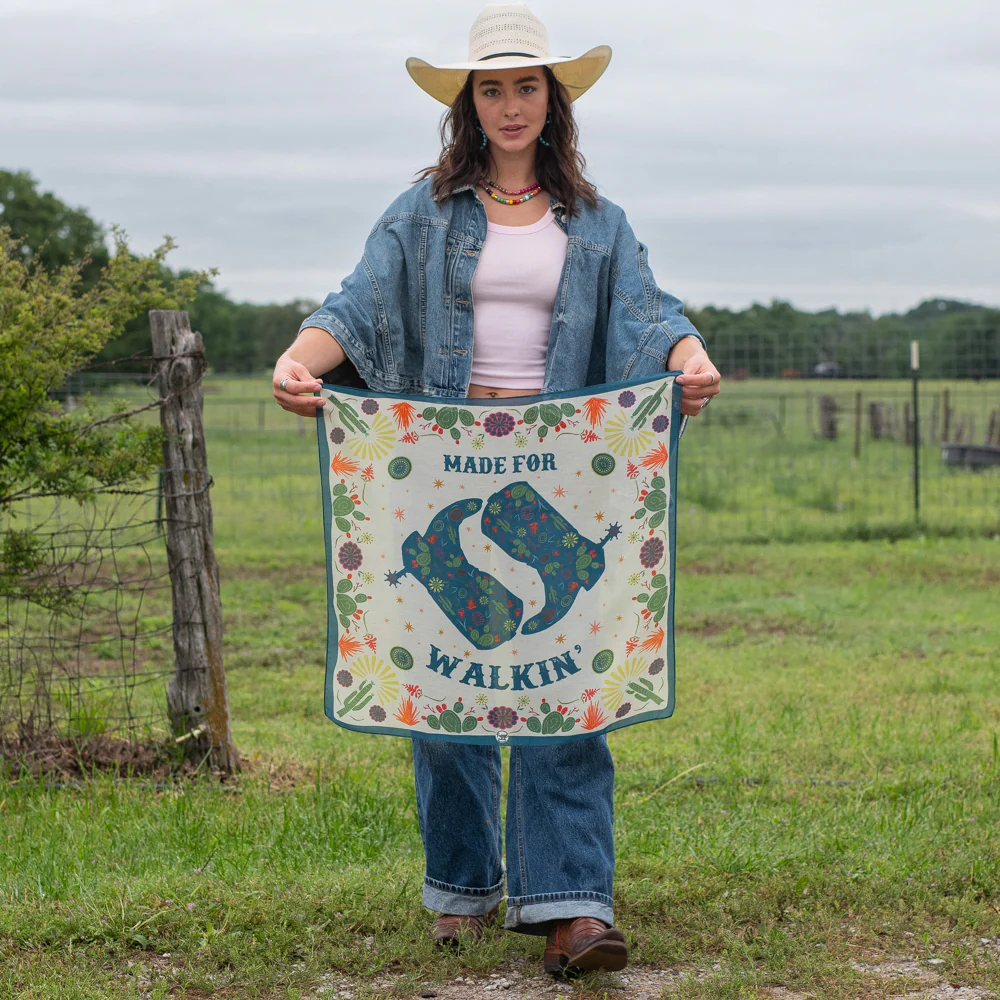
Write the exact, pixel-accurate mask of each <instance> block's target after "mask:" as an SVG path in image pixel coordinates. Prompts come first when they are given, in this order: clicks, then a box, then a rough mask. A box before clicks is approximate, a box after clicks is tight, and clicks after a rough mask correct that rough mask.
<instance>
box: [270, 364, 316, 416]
mask: <svg viewBox="0 0 1000 1000" xmlns="http://www.w3.org/2000/svg"><path fill="white" fill-rule="evenodd" d="M284 378H287V379H288V381H287V382H286V383H285V388H284V389H282V388H281V381H282V379H284ZM272 382H273V385H274V398H275V399H276V400H277V403H278V406H280V407H281V408H282V409H283V410H288V411H289V412H290V413H297V414H299V416H302V417H314V416H316V411H317V410H318V409H320V408H321V407H322V406H324V405H325V403H326V400H324V399H323V397H322V396H308V395H304V394H305V393H315V392H317V391H318V390H319V389H320V387H321V386H322V385H323V383H322V382H320V380H319V379H318V378H316V377H315V376H314V375H313V374H312V373H311V372H310V371H309V369H308V368H306V366H305V365H304V364H302V363H301V362H299V361H292V359H291V358H289V357H286V356H285V355H282V356H281V357H280V358H278V363H277V364H276V365H275V366H274V378H273V380H272Z"/></svg>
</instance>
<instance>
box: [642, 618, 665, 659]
mask: <svg viewBox="0 0 1000 1000" xmlns="http://www.w3.org/2000/svg"><path fill="white" fill-rule="evenodd" d="M662 645H663V626H662V625H657V626H656V628H655V629H653V632H652V635H650V637H649V638H648V639H647V640H646V641H645V642H644V643H643V644H642V648H643V651H644V652H647V653H655V652H657V651H658V650H659V648H660V646H662Z"/></svg>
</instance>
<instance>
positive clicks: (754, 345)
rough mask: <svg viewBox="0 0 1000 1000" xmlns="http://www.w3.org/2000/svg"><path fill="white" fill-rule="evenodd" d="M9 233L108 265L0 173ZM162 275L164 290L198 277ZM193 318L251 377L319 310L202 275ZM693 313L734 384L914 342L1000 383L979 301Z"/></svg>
mask: <svg viewBox="0 0 1000 1000" xmlns="http://www.w3.org/2000/svg"><path fill="white" fill-rule="evenodd" d="M0 226H6V227H8V228H9V229H10V230H11V233H12V235H13V237H14V238H15V239H16V240H19V241H20V244H19V245H20V253H21V254H22V256H23V259H24V260H26V261H27V260H33V261H36V262H37V263H38V264H39V265H40V266H42V267H45V268H58V267H62V266H67V265H73V266H77V267H80V268H82V271H81V279H82V284H83V286H84V287H88V286H89V285H91V284H93V283H94V282H95V281H96V280H97V278H98V275H99V274H100V273H101V269H102V268H103V267H104V266H106V264H107V262H108V249H107V242H106V241H107V235H108V234H107V233H106V231H105V230H104V228H103V227H102V226H101V225H100V224H99V223H98V222H96V221H95V220H94V219H93V218H92V217H91V216H90V215H89V214H88V213H87V212H86V211H85V210H84V209H81V208H71V207H70V206H68V205H66V204H65V203H64V202H62V201H60V200H59V199H58V198H57V197H56V196H55V195H54V194H53V193H51V192H42V191H40V190H39V188H38V183H37V181H35V179H34V178H33V177H31V175H30V174H28V173H26V172H19V173H13V172H9V171H0ZM159 266H160V268H161V269H162V272H161V274H160V275H159V277H160V280H161V281H162V282H163V283H164V286H165V287H169V286H170V284H171V282H176V281H187V280H189V279H190V277H191V272H187V271H179V272H174V271H171V270H170V269H169V268H168V267H167V266H166V265H165V264H163V263H162V262H161V263H160V264H159ZM187 308H188V312H189V313H190V315H191V325H192V327H193V328H194V329H197V330H200V331H201V334H202V337H203V338H204V342H205V352H206V357H207V361H208V364H209V366H210V368H211V369H212V370H213V371H216V372H232V373H244V374H249V373H255V372H261V371H266V370H267V369H269V368H270V367H271V366H272V364H273V363H274V359H275V358H277V357H278V355H279V354H281V352H282V351H283V350H284V349H285V348H286V347H287V346H288V344H289V342H290V341H291V340H292V338H293V337H294V335H295V333H296V331H297V330H298V327H299V324H300V323H301V321H302V319H303V318H305V317H306V316H308V315H309V313H311V312H312V311H313V310H314V309H315V308H316V303H315V302H311V301H307V300H296V301H293V302H287V303H283V304H264V305H261V304H255V303H250V302H234V301H233V300H232V299H230V298H229V297H228V296H227V295H226V294H225V293H223V292H221V291H219V290H218V289H217V288H216V287H215V285H214V283H213V282H212V280H211V278H210V277H204V276H203V277H200V279H199V283H198V286H197V291H196V292H195V295H194V297H193V299H191V301H190V302H189V304H188V307H187ZM687 313H688V316H689V317H690V318H691V320H692V322H693V323H694V324H695V326H697V327H698V329H699V330H700V331H701V332H702V334H703V335H704V336H705V339H706V341H707V342H708V345H709V348H710V350H711V352H712V355H713V358H714V360H715V361H716V364H717V365H718V366H719V368H720V370H721V371H722V372H723V374H725V375H727V376H729V377H735V378H743V377H758V378H760V377H767V378H777V377H782V376H784V377H815V376H818V375H826V376H833V377H836V376H842V377H851V378H875V377H880V378H896V377H903V376H905V375H907V374H908V373H909V360H910V341H911V340H914V339H916V340H919V341H920V352H921V371H922V374H923V375H924V376H925V377H952V378H1000V309H996V308H990V307H988V306H983V305H977V304H974V303H970V302H961V301H955V300H951V299H939V298H931V299H927V300H925V301H923V302H921V303H920V304H919V305H917V306H915V307H914V308H912V309H910V310H909V311H907V312H905V313H888V314H885V315H882V316H877V317H875V316H872V315H871V314H870V313H868V312H843V313H842V312H839V311H838V310H835V309H829V310H824V311H820V312H814V313H810V312H803V311H802V310H799V309H796V308H794V307H793V306H792V305H790V304H789V303H788V302H783V301H780V300H777V299H775V300H772V301H771V302H770V303H769V304H767V305H764V304H760V303H754V304H753V305H751V306H749V307H748V308H746V309H742V310H731V309H720V308H717V307H715V306H705V307H704V308H701V309H689V310H687ZM148 354H149V327H148V322H147V320H146V317H145V316H136V317H135V318H133V319H132V320H130V321H129V322H128V323H127V324H126V326H125V329H124V331H123V332H122V333H121V334H120V335H119V336H118V337H116V338H114V339H113V340H111V341H110V342H109V343H108V344H107V345H106V346H105V347H104V348H103V350H102V351H101V352H100V354H99V355H98V356H97V357H96V358H95V362H96V363H98V364H101V363H107V362H110V361H116V362H118V367H119V368H123V369H128V368H133V369H134V370H140V369H142V370H144V369H145V367H146V366H147V362H146V361H143V360H140V359H141V358H148ZM127 359H133V360H131V361H130V360H127Z"/></svg>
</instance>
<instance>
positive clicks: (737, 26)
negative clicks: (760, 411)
mask: <svg viewBox="0 0 1000 1000" xmlns="http://www.w3.org/2000/svg"><path fill="white" fill-rule="evenodd" d="M479 6H480V5H479V3H478V2H474V3H464V2H463V3H458V2H456V0H439V2H436V3H434V4H432V5H431V4H404V3H401V2H400V0H373V2H369V3H367V4H365V5H363V6H359V5H355V4H349V3H347V2H345V0H335V2H334V3H330V2H329V0H326V2H323V3H320V2H318V0H287V2H285V3H282V4H280V5H279V4H259V3H250V4H246V3H244V4H239V3H236V2H235V0H217V2H215V3H212V4H207V5H206V4H198V3H189V2H176V0H160V2H155V0H147V2H144V3H141V2H139V3H137V2H133V3H125V2H121V0H88V2H84V0H62V2H52V0H30V2H28V0H0V36H2V37H3V40H4V49H5V54H6V57H5V60H4V62H3V63H2V64H0V94H2V95H3V97H2V99H0V164H2V165H3V166H6V167H10V168H26V169H29V170H31V171H32V172H33V173H34V174H35V175H36V176H37V177H38V178H39V179H40V180H41V182H42V184H43V186H44V187H46V188H51V189H53V190H55V191H56V192H57V193H58V194H59V195H60V196H61V197H63V198H64V199H66V200H68V201H70V202H71V203H74V204H81V205H84V206H86V207H87V208H89V209H90V210H91V211H92V212H93V214H94V215H96V216H97V217H99V218H101V219H102V220H104V221H106V222H115V223H118V224H121V225H122V226H124V227H125V228H126V229H127V230H128V232H129V234H130V236H131V238H132V240H133V242H134V243H135V244H136V246H138V247H140V248H142V249H149V248H150V247H151V246H153V245H154V244H155V243H156V242H157V241H158V239H159V238H160V236H161V235H162V234H163V233H165V232H169V233H170V234H171V235H173V236H174V237H175V238H176V239H177V240H178V241H179V243H180V249H179V250H178V251H177V252H176V253H175V255H174V256H173V262H174V264H175V265H176V266H192V267H207V266H216V267H218V268H220V271H221V273H220V277H219V284H220V286H221V287H223V288H226V289H227V290H229V291H230V292H231V293H232V294H234V295H236V296H238V297H245V298H250V299H253V300H258V301H265V300H275V299H279V300H280V299H289V298H293V297H298V296H306V297H312V298H320V297H322V295H323V294H325V292H326V291H328V290H330V289H331V288H336V287H337V286H338V284H339V280H340V278H341V277H343V275H344V274H345V273H346V272H347V271H349V270H350V269H351V268H352V267H353V266H354V263H355V262H356V260H357V258H358V256H359V253H360V249H361V245H362V243H363V240H364V238H365V236H366V235H367V233H368V230H369V229H370V228H371V225H372V223H373V222H374V220H375V218H376V217H377V215H378V213H379V211H380V210H381V209H382V208H383V207H384V206H385V205H386V204H388V203H389V201H391V200H392V198H393V197H394V196H395V195H396V194H397V193H398V192H399V191H400V190H401V189H402V188H403V187H404V186H405V185H406V184H407V183H408V181H409V180H410V179H411V178H412V176H413V173H414V171H416V170H417V169H418V168H420V167H422V166H424V165H426V164H427V163H429V162H431V161H432V160H433V159H434V158H435V157H436V153H437V126H438V121H439V117H440V112H441V110H442V109H441V108H440V107H439V106H438V105H436V104H435V103H434V102H433V101H431V100H430V99H429V98H428V97H427V96H426V95H424V94H423V93H422V92H421V91H419V90H418V89H417V88H416V87H415V86H414V85H413V84H412V83H411V82H410V80H409V78H408V77H407V76H406V73H405V70H404V69H403V60H404V58H405V57H406V56H407V55H411V54H419V55H422V56H424V57H425V58H428V59H431V60H443V61H450V60H454V59H457V58H461V57H462V56H463V55H464V46H465V37H466V33H467V29H468V24H469V23H470V22H471V20H472V18H473V17H474V16H475V14H476V12H477V11H478V9H479ZM533 6H534V9H535V10H536V12H537V13H538V14H539V15H540V16H541V17H542V18H543V19H544V20H545V21H546V23H547V24H548V25H549V29H550V33H551V35H552V40H553V47H554V48H555V49H556V50H557V51H561V52H565V53H570V54H571V53H574V52H579V51H582V50H583V49H585V48H588V47H589V46H591V45H593V44H596V43H598V42H608V43H609V44H611V45H612V47H613V48H614V50H615V58H614V59H613V61H612V64H611V68H610V70H609V71H608V73H607V75H606V76H605V78H604V79H603V80H602V81H601V82H600V84H599V85H598V86H597V87H595V88H594V89H593V90H592V91H591V92H589V93H588V94H587V95H586V96H585V97H584V98H582V99H581V101H580V102H579V103H578V105H577V110H578V115H579V119H580V125H581V133H582V142H583V149H584V152H585V153H586V155H587V158H588V163H589V165H590V170H591V175H592V176H593V177H594V179H595V180H596V181H597V183H598V185H599V187H600V188H601V189H602V191H603V192H604V193H606V194H607V195H608V196H609V197H610V198H612V199H614V200H616V201H618V202H619V203H620V204H621V205H622V206H623V207H624V208H625V209H626V211H627V212H628V214H629V218H630V220H631V221H632V224H633V226H634V228H635V229H636V231H637V233H638V235H639V236H640V238H641V239H642V240H643V241H644V242H646V243H647V244H648V245H649V248H650V258H651V261H652V264H653V268H654V271H655V273H656V274H657V277H658V280H659V281H660V283H661V284H662V285H663V286H664V287H666V288H668V289H669V290H670V291H672V292H673V293H674V294H677V295H680V296H681V297H682V298H685V299H686V300H687V301H689V302H690V303H692V304H705V303H709V302H711V303H715V304H718V305H729V306H733V307H740V306H743V305H746V304H747V303H749V302H750V301H752V300H754V299H756V300H761V301H767V300H769V299H771V298H772V297H780V298H788V299H790V300H791V301H793V302H794V303H795V304H796V305H799V306H801V307H803V308H824V307H827V306H839V307H841V308H870V309H872V310H873V311H876V312H882V311H886V310H890V309H904V308H907V307H908V306H910V305H912V304H913V303H915V302H916V301H917V300H918V299H920V298H922V297H925V296H928V295H948V296H955V297H964V298H971V299H974V300H977V301H989V302H1000V287H998V281H997V277H996V273H997V269H996V264H995V261H996V260H997V259H998V258H1000V131H998V129H997V124H996V111H995V109H996V108H997V107H1000V60H998V57H997V56H996V53H997V52H998V51H1000V11H998V10H997V8H996V4H995V2H993V0H989V2H985V0H956V2H954V3H952V4H950V5H948V6H946V5H945V4H944V3H943V2H940V0H936V2H933V3H931V2H927V0H909V2H902V0H879V3H878V4H877V5H876V4H871V3H870V2H864V3H863V2H860V0H837V2H834V0H805V2H803V0H799V2H792V0H759V2H757V3H755V4H753V5H747V4H744V3H738V2H736V0H709V2H707V3H698V4H695V3H693V2H689V3H687V4H669V5H656V6H654V5H651V4H649V3H644V2H640V0H619V2H617V3H615V4H614V5H613V6H612V5H608V4H607V3H598V2H597V0H577V2H574V3H572V4H570V3H568V2H563V3H555V2H552V0H548V2H544V0H538V2H537V3H535V4H534V5H533Z"/></svg>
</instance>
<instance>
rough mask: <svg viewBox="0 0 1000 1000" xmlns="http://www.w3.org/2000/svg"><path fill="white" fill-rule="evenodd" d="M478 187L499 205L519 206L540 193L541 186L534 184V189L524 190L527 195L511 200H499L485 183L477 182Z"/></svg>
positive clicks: (498, 196)
mask: <svg viewBox="0 0 1000 1000" xmlns="http://www.w3.org/2000/svg"><path fill="white" fill-rule="evenodd" d="M479 186H480V187H481V188H482V189H483V190H484V191H485V192H486V193H487V194H488V195H489V196H490V197H491V198H492V199H493V200H494V201H498V202H500V204H501V205H521V204H523V203H524V202H526V201H531V199H532V198H534V197H535V195H536V194H538V192H539V191H541V185H540V184H536V185H535V186H534V188H526V189H525V190H526V191H527V192H528V193H527V194H523V195H521V197H517V196H515V197H513V198H501V197H500V195H498V194H497V193H496V192H495V191H494V190H493V188H492V187H491V186H490V185H489V184H488V183H487V182H486V181H479Z"/></svg>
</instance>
